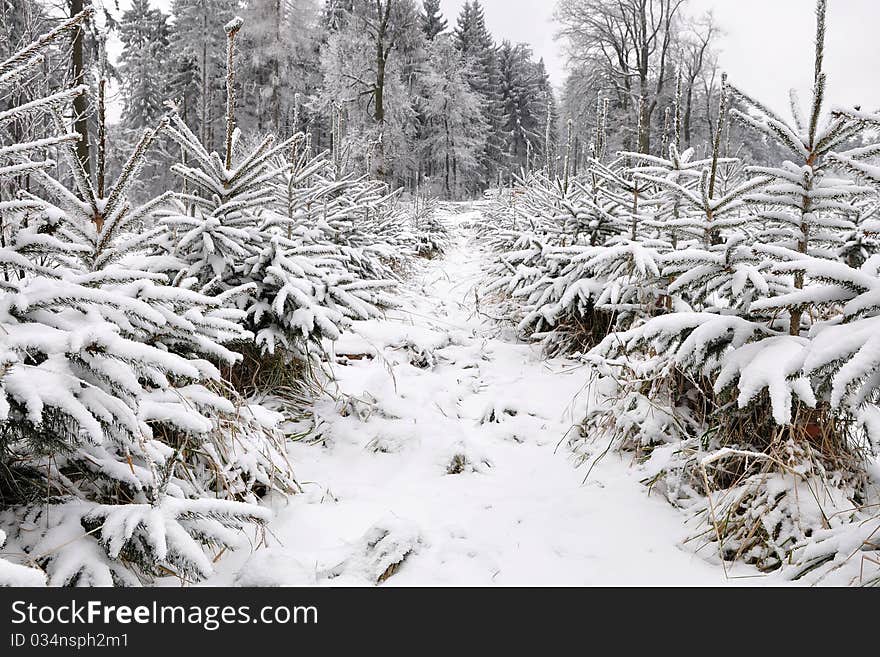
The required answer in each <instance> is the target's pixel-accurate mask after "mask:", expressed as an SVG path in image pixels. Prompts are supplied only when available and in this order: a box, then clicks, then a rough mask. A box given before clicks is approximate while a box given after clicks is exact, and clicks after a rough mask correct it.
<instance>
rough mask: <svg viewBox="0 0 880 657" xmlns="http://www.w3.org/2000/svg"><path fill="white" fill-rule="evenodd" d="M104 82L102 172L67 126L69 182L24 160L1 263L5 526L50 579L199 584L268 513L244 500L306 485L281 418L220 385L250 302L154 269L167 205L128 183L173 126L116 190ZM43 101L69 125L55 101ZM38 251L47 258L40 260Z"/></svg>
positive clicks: (61, 129)
mask: <svg viewBox="0 0 880 657" xmlns="http://www.w3.org/2000/svg"><path fill="white" fill-rule="evenodd" d="M104 85H105V81H102V82H101V84H100V85H99V99H98V110H99V120H98V145H97V146H98V153H97V156H96V157H95V162H96V168H95V172H94V175H89V173H87V172H86V171H85V169H84V168H83V166H82V163H81V161H80V159H79V158H78V157H77V153H76V151H75V150H74V147H73V145H72V142H71V141H70V140H69V139H67V138H66V137H65V138H63V139H61V140H60V142H61V143H60V144H59V146H58V148H59V151H60V153H61V155H62V156H63V157H64V159H65V163H66V165H67V171H68V172H69V176H70V179H71V180H72V181H73V188H72V189H68V188H67V187H66V186H65V185H64V184H63V183H62V182H59V181H58V180H57V179H55V178H53V177H52V176H51V175H49V173H48V172H47V171H46V170H45V167H44V166H43V163H42V162H35V161H33V160H30V159H25V160H23V161H21V163H20V164H19V165H17V166H18V167H23V166H28V167H30V169H31V172H32V175H33V176H34V177H35V181H36V185H35V187H37V188H38V191H34V192H32V193H27V192H24V193H22V194H21V196H20V200H19V201H18V202H17V203H18V204H17V205H16V206H15V207H14V208H10V209H11V210H13V213H12V216H13V217H15V218H16V225H15V226H14V227H13V228H14V233H13V234H12V238H13V240H12V241H13V244H14V245H15V246H13V249H12V250H11V251H10V254H13V253H14V252H15V250H16V248H18V249H20V252H19V253H18V254H16V255H17V256H18V257H11V258H5V259H4V260H5V262H6V263H7V264H8V265H10V266H8V267H6V270H5V274H6V276H5V279H6V281H7V283H8V287H7V292H6V303H5V304H4V308H5V309H4V311H3V318H2V320H0V321H2V323H3V328H4V336H5V337H4V344H3V347H2V348H3V353H4V363H5V370H4V376H3V378H2V382H0V385H2V389H3V396H2V403H0V410H2V414H3V417H2V420H3V421H2V435H3V438H2V444H3V453H2V458H3V460H4V464H5V466H6V467H4V468H3V473H4V474H3V476H2V479H3V481H2V483H0V486H2V488H3V489H4V490H6V491H9V495H5V497H6V498H7V499H9V500H14V504H12V505H10V507H9V508H6V509H4V511H3V522H4V524H7V523H8V524H7V526H8V527H9V528H10V529H12V528H15V529H16V531H14V532H13V533H10V534H9V535H10V539H11V540H13V541H14V542H15V544H16V546H17V547H18V548H19V549H20V550H21V551H22V552H24V553H25V554H26V555H27V558H28V561H29V563H31V564H33V565H36V566H39V567H40V568H42V569H43V570H44V571H45V572H46V574H47V576H48V582H49V583H50V584H54V585H67V584H81V585H110V584H114V583H115V584H135V583H138V582H139V581H148V580H149V579H150V578H152V577H154V576H156V575H159V574H169V573H170V574H176V575H178V576H179V577H181V578H184V579H186V580H190V581H192V580H197V579H201V578H203V577H206V576H207V575H209V574H210V573H211V572H212V570H213V566H212V561H213V554H212V553H211V551H212V550H213V549H215V548H217V549H222V548H224V547H230V546H232V545H233V544H235V542H236V535H237V531H236V530H240V529H243V528H244V527H246V526H249V525H251V524H252V523H257V524H262V523H263V522H265V521H266V520H267V519H268V517H269V514H268V513H267V512H266V511H265V510H264V509H262V508H260V507H258V506H256V505H254V504H243V503H240V502H237V501H232V500H236V499H247V500H249V501H256V499H257V495H258V494H261V493H262V492H265V491H266V490H269V489H272V488H277V489H281V490H292V488H293V487H294V486H295V482H293V480H292V476H291V474H290V472H289V466H287V465H286V461H285V460H284V457H283V455H282V454H281V453H280V451H279V446H278V445H277V444H275V443H273V442H272V440H271V439H269V438H267V436H268V435H269V434H270V432H271V430H272V429H271V425H270V423H269V420H268V417H269V414H266V413H265V412H259V411H256V410H255V409H254V410H252V409H250V408H249V407H247V406H246V405H245V406H244V407H236V404H235V403H234V402H233V401H232V400H231V399H229V398H227V397H225V396H223V395H221V394H218V392H217V390H218V389H220V388H222V385H223V384H222V380H221V377H220V372H219V369H218V367H217V365H215V363H217V364H221V363H227V364H231V363H234V362H235V361H236V360H237V359H238V356H237V355H236V354H235V353H234V352H231V351H230V350H229V349H228V348H226V347H225V346H224V344H225V343H227V342H230V341H233V340H240V339H243V338H244V337H246V336H247V333H246V332H245V331H244V330H243V329H242V327H241V326H240V324H239V321H238V320H239V319H240V317H239V315H240V313H239V314H236V313H234V312H230V311H229V310H227V309H225V308H224V307H223V306H224V304H223V303H222V300H217V299H212V298H209V297H205V296H204V295H201V294H197V293H194V292H192V291H189V290H186V289H184V288H180V287H174V286H169V285H167V284H166V283H167V281H165V280H163V278H162V276H161V275H157V274H155V273H151V272H150V271H148V270H147V269H146V268H145V267H144V261H145V258H144V254H145V252H148V251H149V250H151V248H153V247H154V246H155V242H156V241H157V240H158V238H159V233H160V232H161V228H154V229H145V224H147V225H148V224H150V223H151V222H150V221H149V216H150V214H151V212H152V211H153V210H154V209H155V207H156V206H157V204H158V203H159V202H160V201H161V199H158V200H155V201H151V202H148V203H147V204H145V205H143V206H140V207H135V206H133V205H132V204H131V203H130V201H129V199H128V196H127V192H128V190H129V189H130V187H131V185H132V183H133V181H134V179H135V177H136V175H137V172H138V171H139V169H140V168H141V166H142V165H143V162H144V159H145V155H146V151H147V149H148V148H149V146H150V145H151V143H152V142H153V140H154V139H155V138H156V135H157V133H158V128H154V129H152V130H148V131H147V132H146V133H145V134H144V136H143V137H142V139H141V140H140V142H139V143H138V145H137V147H136V148H135V149H134V152H133V153H132V155H131V156H130V157H129V159H128V161H127V163H126V165H125V166H124V167H123V169H122V171H121V173H120V175H119V176H118V177H117V178H116V179H115V181H114V182H113V184H107V180H106V179H105V178H106V176H105V173H106V170H105V165H106V162H107V157H106V147H107V143H106V141H105V133H106V130H105V128H104V124H103V116H104V112H103V93H102V91H103V88H104ZM53 105H56V106H55V107H52V106H53ZM41 106H43V105H41ZM45 107H47V108H49V109H53V110H54V116H55V121H56V124H57V126H58V133H59V134H61V135H66V134H67V131H66V129H65V128H66V126H65V121H64V119H63V118H62V116H61V114H60V113H59V111H58V110H59V109H60V108H58V107H57V101H55V102H53V103H47V104H45ZM26 109H30V108H26ZM13 148H14V147H13ZM28 151H32V149H31V148H28ZM17 152H19V153H20V152H22V151H21V150H19V151H17ZM24 253H39V258H38V259H37V262H36V263H35V264H31V265H30V266H29V267H27V268H25V267H24V266H23V265H24V263H23V262H22V260H21V257H20V256H21V255H22V254H24ZM255 413H256V414H255ZM232 417H236V418H240V419H238V420H237V421H236V422H235V423H232V422H230V421H229V418H232ZM231 424H234V426H230V425H231ZM242 434H244V437H242ZM254 436H256V442H254ZM224 450H226V451H225V452H224ZM236 450H238V455H233V456H230V454H232V453H233V452H235V451H236ZM22 526H26V527H30V528H31V530H29V531H27V532H21V531H18V529H19V528H20V527H22ZM34 528H39V531H37V530H36V529H34ZM83 531H85V532H86V533H85V534H84V535H83ZM77 537H78V538H77ZM73 538H76V540H72V539H73Z"/></svg>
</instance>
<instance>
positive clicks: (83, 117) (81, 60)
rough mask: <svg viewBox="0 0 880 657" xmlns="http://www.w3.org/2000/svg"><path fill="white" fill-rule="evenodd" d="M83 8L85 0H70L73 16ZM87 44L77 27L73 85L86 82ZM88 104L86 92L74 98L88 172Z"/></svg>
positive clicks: (72, 58) (80, 153)
mask: <svg viewBox="0 0 880 657" xmlns="http://www.w3.org/2000/svg"><path fill="white" fill-rule="evenodd" d="M82 10H83V0H70V16H71V18H72V17H74V16H76V15H77V14H79V13H80V12H81V11H82ZM84 51H85V44H84V40H83V30H82V28H81V27H79V28H77V29H76V30H75V31H74V33H73V43H72V44H71V51H70V73H71V77H72V79H73V85H74V86H79V85H81V84H85V79H86V75H85V52H84ZM87 112H88V106H87V104H86V96H85V94H80V95H78V96H76V97H75V98H74V99H73V114H74V119H73V121H74V123H73V129H74V132H77V133H79V135H80V140H79V141H78V142H76V155H77V157H78V158H79V161H80V162H82V165H83V168H84V169H85V170H86V173H87V174H88V173H89V172H90V170H91V168H90V166H89V122H88V118H87Z"/></svg>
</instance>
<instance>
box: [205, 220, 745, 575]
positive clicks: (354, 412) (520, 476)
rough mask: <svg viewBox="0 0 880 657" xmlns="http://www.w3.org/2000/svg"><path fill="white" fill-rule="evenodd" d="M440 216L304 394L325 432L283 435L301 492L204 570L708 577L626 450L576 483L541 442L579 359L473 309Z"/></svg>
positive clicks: (557, 427) (574, 391)
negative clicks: (330, 378)
mask: <svg viewBox="0 0 880 657" xmlns="http://www.w3.org/2000/svg"><path fill="white" fill-rule="evenodd" d="M470 217H471V218H472V215H470ZM467 218H469V216H468V215H458V216H455V217H450V222H453V223H456V222H458V221H460V220H462V219H467ZM455 232H456V234H457V235H458V236H459V237H458V241H457V243H456V244H455V246H454V248H453V249H452V250H451V251H450V253H448V255H447V256H446V257H445V258H443V259H439V260H436V261H432V262H426V263H424V264H423V265H421V270H420V271H419V272H418V273H417V274H416V275H415V276H414V277H413V278H412V279H411V280H410V281H409V282H408V283H407V285H406V290H405V293H404V301H403V307H402V308H401V309H399V310H396V311H394V312H391V313H389V314H388V317H386V318H385V319H383V320H381V321H371V322H363V323H360V324H358V325H357V326H356V327H355V330H356V333H355V334H353V335H349V336H348V337H346V338H344V339H343V340H342V341H341V342H340V343H339V344H338V345H337V346H336V352H337V355H338V356H339V355H342V354H347V355H349V356H352V358H351V359H349V360H347V361H346V359H342V362H343V363H347V364H339V365H336V366H334V370H335V373H336V375H337V377H338V384H337V385H338V391H337V392H338V394H339V395H340V397H341V399H340V400H339V401H332V400H328V401H327V402H322V403H321V405H320V406H319V409H318V411H319V414H320V415H321V417H323V418H324V420H325V422H326V426H325V430H324V436H325V438H326V441H325V444H324V445H308V444H304V443H297V444H294V445H293V446H292V447H291V450H290V456H291V459H292V460H293V463H294V466H295V468H296V472H297V477H298V479H299V481H300V482H301V483H302V485H303V488H304V489H305V493H304V494H303V495H299V496H296V497H294V498H293V499H291V500H289V501H285V502H279V503H278V504H276V507H275V508H276V512H277V517H276V520H275V521H274V522H273V523H272V525H271V527H270V529H271V535H270V536H269V541H268V542H269V544H270V545H269V547H268V548H266V547H263V548H261V549H260V550H258V551H256V552H255V553H253V554H250V553H249V552H248V551H247V550H240V551H239V552H237V553H236V554H233V555H231V556H228V557H226V558H225V559H224V560H223V561H221V562H220V564H219V568H220V573H219V574H218V575H217V577H215V578H214V579H213V580H211V581H210V582H209V584H229V583H233V582H235V583H239V584H250V585H271V584H280V585H297V584H313V583H317V584H322V585H323V584H327V585H331V584H332V585H351V584H353V585H358V584H371V583H373V582H375V581H376V579H377V577H378V576H379V575H381V574H382V573H385V575H390V576H389V577H388V578H387V580H386V585H492V584H494V585H654V584H671V585H717V584H723V583H725V578H724V574H723V571H722V569H721V567H720V566H718V565H712V564H709V563H707V562H705V561H704V560H703V559H701V558H700V557H699V556H696V555H694V554H692V553H691V552H690V550H689V549H688V548H685V547H681V540H682V539H683V538H684V536H685V535H686V533H687V529H686V527H684V526H683V524H682V521H683V518H682V516H681V515H680V514H679V513H678V512H677V511H675V510H674V509H673V508H671V507H670V506H668V505H667V504H666V503H665V502H663V501H661V500H659V499H655V498H650V497H648V496H647V494H646V490H645V488H644V487H643V486H641V485H640V484H639V483H638V481H637V479H638V475H637V473H636V472H634V471H633V470H631V469H629V468H627V467H626V464H624V463H622V462H621V461H620V460H619V459H618V458H617V457H614V456H609V457H607V458H606V459H604V460H603V461H602V462H601V463H600V465H599V466H598V467H597V468H596V470H594V472H593V474H592V476H591V478H590V481H589V482H588V483H586V484H584V483H583V478H584V475H585V471H584V469H583V468H580V469H577V468H575V467H574V466H573V464H572V462H571V458H570V456H569V455H568V454H567V452H566V450H565V449H564V448H560V449H559V450H558V451H557V450H556V446H557V444H558V443H559V442H560V441H561V440H562V438H563V436H564V435H565V433H566V431H568V429H569V427H570V426H571V425H572V424H573V423H574V421H575V420H576V418H577V416H578V410H577V409H578V408H579V407H580V405H579V403H578V398H579V396H581V395H583V394H584V390H583V386H584V384H585V382H586V373H585V371H584V370H583V369H582V368H580V367H578V366H576V365H575V364H574V363H571V362H567V361H564V360H555V361H550V362H546V361H544V360H542V358H541V354H540V351H539V349H537V348H535V347H533V346H530V345H525V344H522V343H518V342H517V341H516V340H515V338H514V337H513V336H512V335H511V334H507V332H505V331H503V330H500V329H499V328H498V326H497V324H496V323H493V322H491V321H490V320H488V319H484V318H481V317H480V316H479V314H478V313H477V312H476V308H475V296H474V292H473V289H474V286H475V284H476V283H477V282H478V280H479V277H480V271H481V257H482V254H481V252H480V250H479V248H478V245H477V244H475V243H474V241H473V239H472V236H471V235H470V233H469V232H468V231H466V230H457V231H455ZM346 396H350V398H352V399H356V400H357V401H349V403H346V402H345V399H347V398H348V397H346ZM340 411H343V412H340ZM449 470H462V472H460V473H458V474H449V473H448V471H449ZM371 530H374V536H372V538H371V537H370V536H368V532H370V531H371ZM386 534H387V536H386ZM365 536H367V537H366V538H365ZM383 536H386V540H385V541H383V542H382V543H380V544H379V545H378V546H377V547H371V545H372V544H373V543H375V542H376V539H378V538H381V537H383ZM383 550H384V551H385V552H388V553H389V558H388V559H386V560H385V561H383V560H382V559H383V554H382V551H383ZM408 552H409V556H408V557H407V558H406V560H405V561H404V562H403V564H402V565H401V567H400V568H399V569H397V570H394V569H392V570H391V571H388V572H385V571H386V566H387V565H388V564H389V563H391V562H393V561H394V560H395V559H394V555H395V554H397V553H399V555H403V554H405V553H408ZM746 583H754V581H752V582H746Z"/></svg>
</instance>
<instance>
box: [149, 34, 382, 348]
mask: <svg viewBox="0 0 880 657" xmlns="http://www.w3.org/2000/svg"><path fill="white" fill-rule="evenodd" d="M238 27H240V26H237V24H236V25H233V24H230V25H229V26H227V32H228V34H229V40H228V42H229V56H228V61H229V62H232V61H233V48H234V38H235V34H236V32H237V30H238ZM228 75H229V78H230V82H229V84H228V85H227V92H228V96H229V99H228V102H227V121H226V124H227V134H226V141H225V151H224V155H223V156H222V157H221V155H219V154H218V153H217V152H216V151H211V150H209V148H208V146H207V145H205V144H203V143H202V142H201V140H200V138H199V137H197V136H196V135H195V134H194V133H193V132H192V131H191V130H190V129H189V128H188V127H187V125H186V123H185V122H184V121H183V120H182V119H181V118H180V117H179V116H178V115H177V114H176V112H172V114H171V121H170V125H169V126H168V127H167V129H166V131H167V133H168V135H169V136H170V137H171V138H172V139H173V140H174V141H175V142H176V143H177V144H178V145H179V146H180V148H181V150H182V151H183V152H184V153H186V155H187V157H188V160H187V162H186V163H178V164H175V165H174V167H173V171H174V172H175V173H177V174H178V175H179V176H180V177H181V178H182V179H183V180H184V182H185V183H186V186H187V189H188V191H187V192H186V193H180V194H176V195H175V203H176V210H174V211H167V212H165V214H164V217H163V218H162V224H163V226H164V227H165V228H166V229H167V232H166V234H167V235H168V237H169V239H168V240H167V246H166V249H165V250H166V252H167V253H168V255H169V256H170V257H169V258H166V259H165V260H164V261H163V263H162V264H163V266H164V270H165V271H169V273H170V274H171V275H172V277H173V279H174V280H175V281H178V282H180V283H181V284H183V285H187V286H194V287H195V288H196V289H199V290H202V291H208V292H221V293H223V294H224V295H225V296H227V297H229V298H230V299H231V300H232V303H233V305H234V307H237V308H239V309H241V310H242V311H244V313H245V315H246V321H245V326H246V327H247V329H248V330H249V331H250V332H251V333H253V335H254V340H255V344H256V347H257V349H258V350H259V351H260V352H262V353H263V354H267V355H269V356H271V355H272V354H274V353H275V352H276V351H278V350H281V351H283V352H285V353H287V354H289V355H291V356H292V357H299V358H303V357H306V356H307V355H308V353H309V352H310V350H312V349H314V348H320V345H321V341H322V340H324V339H329V340H335V339H337V338H338V337H339V335H340V332H341V331H342V330H343V329H344V327H345V326H346V325H347V323H348V322H349V321H350V320H352V319H368V318H370V317H373V316H376V315H377V314H378V312H379V311H380V308H381V307H382V306H384V305H388V304H390V299H389V297H388V295H387V294H385V291H386V290H388V289H389V288H390V287H391V286H392V285H393V281H392V280H390V278H388V277H386V276H385V274H390V272H389V270H388V268H387V267H386V266H385V265H384V264H383V263H382V255H383V254H382V253H381V250H380V247H378V246H377V245H379V244H383V245H386V244H388V242H389V240H386V239H385V236H386V233H387V231H388V230H389V228H388V226H387V225H386V224H388V223H394V222H389V220H388V218H387V217H386V216H385V214H384V213H386V211H387V207H388V206H389V205H390V200H391V197H392V196H393V195H389V194H388V192H387V191H386V190H385V189H384V188H383V187H381V186H379V185H378V183H377V184H375V185H373V184H371V183H370V182H369V181H364V180H362V179H357V178H353V177H337V176H336V168H335V167H334V166H333V165H332V163H331V162H329V161H328V160H327V158H326V157H324V156H318V157H312V156H311V155H310V152H309V150H310V149H309V148H307V147H304V143H303V142H304V137H303V136H302V135H295V136H294V137H292V138H290V139H288V140H286V141H284V142H281V143H279V144H276V143H275V141H274V138H273V137H272V136H267V137H265V138H263V139H262V140H261V141H259V142H258V143H256V144H255V145H253V146H251V147H247V146H246V144H245V141H246V139H245V137H244V136H243V135H242V133H241V132H240V131H239V130H238V129H237V128H235V115H234V112H235V97H234V83H233V79H234V68H232V67H230V70H229V74H228ZM365 224H369V226H366V225H365ZM357 240H361V241H360V242H358V241H357ZM375 274H381V275H382V276H381V277H380V278H373V276H374V275H375ZM242 349H243V350H245V351H247V349H248V347H247V346H244V347H242Z"/></svg>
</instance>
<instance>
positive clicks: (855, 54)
mask: <svg viewBox="0 0 880 657" xmlns="http://www.w3.org/2000/svg"><path fill="white" fill-rule="evenodd" d="M441 4H442V7H443V11H444V13H445V14H446V17H447V19H448V20H449V23H450V25H454V24H455V18H456V16H457V15H458V12H459V10H460V9H461V7H462V5H464V0H442V2H441ZM690 4H691V11H692V12H694V13H697V14H700V13H703V12H705V11H712V12H713V13H714V14H715V18H716V20H717V22H718V23H719V24H720V25H721V27H722V28H723V29H724V30H725V32H726V36H725V37H724V38H723V40H722V41H721V44H720V45H721V49H722V54H721V64H722V66H723V68H724V69H725V70H726V71H727V72H728V74H729V75H730V78H731V81H732V82H734V83H735V84H736V85H737V86H739V87H742V88H743V90H745V91H748V92H749V93H750V94H751V95H754V96H756V97H758V98H760V99H761V100H762V101H764V102H766V103H768V104H770V105H772V106H773V107H774V108H776V109H778V110H780V111H785V112H786V115H787V113H788V112H787V108H788V90H789V89H790V88H791V87H797V88H798V89H799V90H800V91H801V93H802V95H806V93H808V90H809V87H810V84H811V78H812V55H811V53H812V44H813V38H814V34H815V15H814V13H813V12H814V8H815V0H690ZM555 6H556V2H555V0H483V7H484V10H485V13H486V22H487V24H488V26H489V29H490V30H491V31H492V33H493V34H494V35H495V37H496V38H497V39H499V40H501V39H504V38H507V39H510V40H511V41H525V42H528V43H531V44H532V46H533V48H534V50H535V52H536V53H537V54H538V55H539V56H543V57H544V59H545V61H546V63H547V66H548V68H549V70H550V72H551V75H552V77H553V82H554V83H555V84H557V85H559V84H561V82H562V80H563V79H564V77H565V73H564V64H565V62H564V61H563V58H562V55H561V53H560V49H561V48H560V44H558V43H556V42H555V41H554V39H553V35H554V33H555V31H556V26H555V25H554V24H553V21H552V16H553V10H554V8H555ZM828 21H829V35H828V52H827V57H826V70H827V72H828V79H829V90H830V93H829V99H830V101H831V103H833V104H839V105H857V104H862V105H863V106H865V108H866V109H868V108H870V109H877V108H880V84H878V78H880V71H878V70H877V67H878V66H880V39H878V37H877V29H878V26H880V0H829V16H828ZM771 62H772V66H771Z"/></svg>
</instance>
